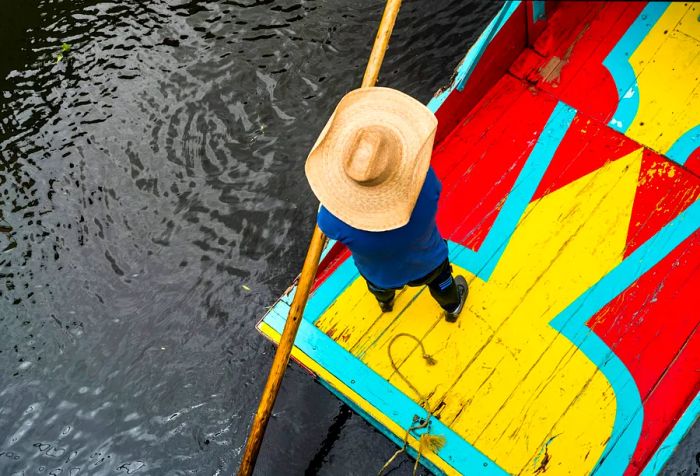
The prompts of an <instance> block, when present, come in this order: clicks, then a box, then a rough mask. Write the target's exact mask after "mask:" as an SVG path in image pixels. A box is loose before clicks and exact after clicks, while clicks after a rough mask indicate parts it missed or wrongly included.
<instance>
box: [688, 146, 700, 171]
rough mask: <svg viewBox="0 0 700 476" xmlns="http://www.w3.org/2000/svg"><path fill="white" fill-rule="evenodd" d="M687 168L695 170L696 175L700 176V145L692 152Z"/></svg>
mask: <svg viewBox="0 0 700 476" xmlns="http://www.w3.org/2000/svg"><path fill="white" fill-rule="evenodd" d="M685 168H687V169H688V170H690V171H691V172H693V173H694V174H695V175H697V176H700V147H698V148H697V149H695V151H694V152H693V153H692V154H690V156H689V157H688V160H686V162H685Z"/></svg>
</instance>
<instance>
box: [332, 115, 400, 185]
mask: <svg viewBox="0 0 700 476" xmlns="http://www.w3.org/2000/svg"><path fill="white" fill-rule="evenodd" d="M400 155H401V144H400V140H399V138H398V137H396V134H395V133H394V132H393V131H392V130H391V129H389V128H387V127H382V126H368V127H364V128H362V129H360V130H358V131H357V132H356V133H355V136H354V137H353V140H352V145H351V147H350V148H349V150H348V152H347V155H346V157H345V160H344V161H343V166H344V170H345V173H346V175H347V176H348V177H350V178H351V179H352V180H353V181H354V182H356V183H357V184H359V185H365V186H372V185H377V184H379V183H382V182H384V181H386V180H387V179H388V178H389V177H390V176H391V175H392V172H393V171H394V170H396V167H397V158H398V157H399V156H400Z"/></svg>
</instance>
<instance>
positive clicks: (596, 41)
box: [510, 2, 646, 124]
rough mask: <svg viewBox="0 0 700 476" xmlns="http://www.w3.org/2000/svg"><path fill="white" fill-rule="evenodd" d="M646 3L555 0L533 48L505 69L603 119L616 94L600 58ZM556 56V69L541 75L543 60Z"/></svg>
mask: <svg viewBox="0 0 700 476" xmlns="http://www.w3.org/2000/svg"><path fill="white" fill-rule="evenodd" d="M645 3H646V2H608V3H604V2H560V5H559V8H558V9H557V11H556V12H555V13H554V15H553V17H552V20H551V21H549V22H548V23H547V28H546V29H545V30H544V31H543V32H542V34H541V35H540V37H539V38H538V40H537V42H536V43H535V45H534V47H533V49H528V50H525V51H524V52H523V54H522V55H521V57H520V58H518V59H517V60H516V61H515V62H514V64H513V66H512V67H511V68H510V72H511V73H512V74H514V75H515V76H517V77H519V78H522V79H526V80H528V81H529V82H531V83H533V84H536V85H537V87H538V88H541V89H542V90H544V91H547V92H550V93H552V94H554V95H556V96H557V97H559V98H560V99H561V100H562V101H564V102H566V103H567V104H569V105H571V106H573V107H575V108H576V109H577V110H580V111H582V112H585V113H586V114H587V115H589V116H591V117H592V118H594V119H596V120H598V121H600V122H601V123H603V124H606V123H607V122H608V121H609V120H610V119H611V118H612V115H613V113H614V112H615V109H616V108H617V103H618V97H617V90H616V87H615V83H614V81H613V78H612V76H611V75H610V72H609V71H608V69H607V68H606V67H605V66H603V60H604V59H605V58H606V57H607V56H608V54H609V53H610V51H611V50H612V48H613V47H614V46H615V44H616V43H617V42H618V41H619V39H620V38H621V37H622V36H623V35H624V33H625V32H626V31H627V29H628V28H629V26H630V25H631V24H632V22H633V21H634V20H635V19H636V18H637V16H638V15H639V13H640V12H641V10H642V9H643V8H644V6H645ZM554 57H556V58H558V60H552V58H554ZM559 60H560V61H561V62H562V66H561V68H560V71H559V74H549V75H546V72H547V68H546V66H547V65H548V63H550V61H559ZM552 64H553V63H552ZM552 64H550V66H551V65H552ZM543 74H545V76H543Z"/></svg>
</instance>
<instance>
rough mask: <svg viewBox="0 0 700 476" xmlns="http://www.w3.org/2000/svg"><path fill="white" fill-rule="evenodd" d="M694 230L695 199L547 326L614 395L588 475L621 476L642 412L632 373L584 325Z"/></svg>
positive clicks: (698, 216) (697, 218)
mask: <svg viewBox="0 0 700 476" xmlns="http://www.w3.org/2000/svg"><path fill="white" fill-rule="evenodd" d="M699 227H700V201H698V202H695V203H693V204H692V205H691V206H690V207H688V208H687V209H686V210H685V211H683V212H682V213H681V214H680V215H678V216H677V217H676V218H675V219H673V221H671V222H670V223H668V224H667V225H666V226H664V227H663V228H662V229H661V230H660V231H659V232H657V233H656V234H655V235H654V236H653V237H651V238H650V239H649V240H647V241H646V242H645V243H644V244H643V245H642V246H640V247H639V248H637V249H636V250H635V251H634V252H633V253H632V254H630V255H629V256H628V257H627V258H626V259H625V260H624V261H622V263H620V264H619V265H617V266H616V267H615V268H614V269H613V270H612V271H610V272H609V273H608V274H607V275H606V276H605V277H604V278H602V279H601V280H600V281H598V282H597V283H596V284H595V285H594V286H592V287H591V288H590V289H588V290H587V291H586V292H585V293H583V294H582V295H581V296H580V297H579V298H578V299H576V301H574V302H573V303H571V304H570V305H569V306H568V307H567V308H566V309H565V310H564V311H562V312H561V313H560V314H559V315H558V316H557V317H556V318H555V319H553V320H552V322H551V325H552V327H553V328H554V329H556V330H557V331H559V332H560V333H561V334H563V335H564V336H566V337H567V338H568V339H569V340H570V341H571V342H572V343H574V344H575V345H577V346H578V347H579V348H580V349H581V350H582V351H583V352H584V353H585V354H586V356H588V358H589V359H591V361H592V362H593V363H594V364H595V365H597V366H598V368H599V369H600V370H601V371H602V372H603V374H604V375H605V377H606V378H607V379H608V381H609V382H610V384H611V385H612V387H613V391H614V392H615V400H616V401H617V407H616V415H615V425H614V427H613V431H612V434H611V436H610V440H609V441H610V443H608V446H607V447H606V448H605V451H604V452H603V454H602V455H601V457H600V459H599V461H598V463H597V465H596V467H595V469H594V471H593V472H599V473H600V474H603V475H608V474H622V473H624V471H625V469H626V468H627V466H628V465H629V461H630V458H631V457H632V455H633V454H634V450H635V448H636V447H637V442H638V441H639V435H640V434H641V431H642V422H643V420H644V409H643V407H642V401H641V398H640V396H639V390H638V389H637V385H636V384H635V381H634V378H633V377H632V375H631V374H630V373H629V371H628V370H627V368H626V367H625V365H624V364H623V363H622V361H621V360H620V359H619V358H618V357H617V356H616V355H615V352H614V351H613V350H611V349H610V348H608V346H607V345H606V344H605V343H604V342H603V341H602V340H601V339H600V338H599V337H598V336H597V335H596V334H595V333H594V332H593V331H592V330H591V329H590V328H588V327H587V326H586V323H587V322H588V321H589V320H590V319H591V317H593V316H594V315H595V313H597V312H598V311H600V310H601V309H602V308H603V307H604V306H605V305H606V304H607V303H609V302H610V301H611V300H612V299H614V298H615V297H616V296H618V295H619V294H620V293H621V292H622V291H624V290H625V289H627V288H628V287H629V286H630V285H631V284H632V283H634V282H635V281H636V280H637V279H639V277H640V276H642V275H643V274H644V273H646V272H647V271H649V270H650V269H651V268H652V267H653V266H655V265H656V264H657V263H658V262H659V261H661V260H662V259H663V258H664V257H665V256H667V255H668V254H669V253H670V252H671V251H673V249H674V248H676V247H677V246H678V245H679V244H681V243H682V242H683V241H684V240H685V239H686V238H688V237H689V236H690V235H691V234H692V233H693V232H695V231H696V230H697V229H698V228H699Z"/></svg>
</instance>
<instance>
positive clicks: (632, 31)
mask: <svg viewBox="0 0 700 476" xmlns="http://www.w3.org/2000/svg"><path fill="white" fill-rule="evenodd" d="M669 4H670V2H649V4H648V5H647V6H646V7H645V8H644V10H642V12H641V13H640V14H639V16H638V17H637V19H636V20H635V21H634V22H633V23H632V25H631V26H630V27H629V29H628V30H627V31H626V32H625V34H624V35H623V36H622V38H620V41H619V42H618V43H617V44H616V45H615V47H614V48H613V49H612V50H611V51H610V53H609V54H608V56H607V57H606V58H605V60H603V66H605V67H606V68H607V69H608V71H610V74H611V75H612V77H613V81H615V87H616V88H617V97H618V103H617V109H616V110H615V114H613V117H612V119H610V122H609V123H608V125H609V126H610V127H612V128H613V129H615V130H616V131H619V132H623V133H624V132H625V131H626V130H627V129H628V128H629V126H630V125H631V124H632V121H634V118H635V116H636V115H637V111H638V110H639V87H638V86H637V78H636V76H635V74H634V69H633V68H632V65H631V64H630V63H629V59H630V57H631V56H632V54H633V53H634V52H635V51H636V49H637V48H638V47H639V45H640V44H641V43H642V41H643V40H644V38H645V37H646V36H647V34H648V33H649V31H650V30H651V29H652V28H653V27H654V25H655V24H656V22H657V21H658V20H659V18H661V15H663V14H664V12H665V11H666V9H667V8H668V6H669Z"/></svg>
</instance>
